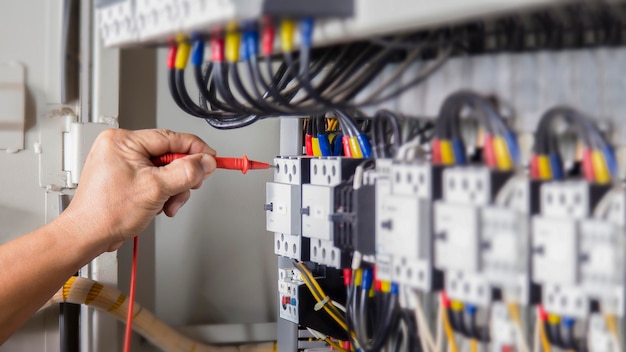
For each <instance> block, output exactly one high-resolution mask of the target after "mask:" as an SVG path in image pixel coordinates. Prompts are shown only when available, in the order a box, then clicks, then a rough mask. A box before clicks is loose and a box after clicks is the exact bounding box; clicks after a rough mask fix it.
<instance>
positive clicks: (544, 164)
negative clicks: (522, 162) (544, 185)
mask: <svg viewBox="0 0 626 352" xmlns="http://www.w3.org/2000/svg"><path fill="white" fill-rule="evenodd" d="M537 164H538V166H539V178H540V179H542V180H550V179H552V171H551V169H550V159H548V156H546V155H539V156H538V157H537Z"/></svg>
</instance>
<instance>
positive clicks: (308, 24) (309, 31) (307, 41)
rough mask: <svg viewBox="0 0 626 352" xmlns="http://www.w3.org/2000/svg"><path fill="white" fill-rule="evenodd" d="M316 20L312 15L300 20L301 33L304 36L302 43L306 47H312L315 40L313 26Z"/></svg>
mask: <svg viewBox="0 0 626 352" xmlns="http://www.w3.org/2000/svg"><path fill="white" fill-rule="evenodd" d="M314 23H315V21H314V20H313V18H312V17H305V18H303V19H302V20H301V21H300V34H301V36H302V38H300V40H301V44H302V46H303V47H305V48H310V47H311V42H312V41H313V26H314Z"/></svg>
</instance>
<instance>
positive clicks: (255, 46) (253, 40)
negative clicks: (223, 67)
mask: <svg viewBox="0 0 626 352" xmlns="http://www.w3.org/2000/svg"><path fill="white" fill-rule="evenodd" d="M243 45H244V46H245V50H244V52H245V53H246V55H245V59H243V60H247V59H249V58H251V57H255V56H258V55H259V33H257V32H256V31H254V30H252V31H248V32H245V33H244V34H243Z"/></svg>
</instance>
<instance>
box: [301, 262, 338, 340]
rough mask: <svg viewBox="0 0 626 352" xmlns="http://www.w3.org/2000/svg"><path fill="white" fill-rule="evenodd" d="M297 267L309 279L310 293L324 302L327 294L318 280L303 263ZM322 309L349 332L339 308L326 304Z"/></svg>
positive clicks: (307, 282)
mask: <svg viewBox="0 0 626 352" xmlns="http://www.w3.org/2000/svg"><path fill="white" fill-rule="evenodd" d="M297 266H298V268H299V269H300V272H301V273H302V274H304V275H305V276H306V277H307V279H308V280H305V281H304V284H305V285H306V286H307V287H308V288H309V291H311V293H312V294H313V297H314V298H315V300H316V301H317V302H321V301H323V300H324V298H325V297H326V293H324V290H322V288H321V287H320V285H319V284H318V283H317V280H315V278H314V277H313V275H312V274H311V272H310V271H309V269H308V268H307V267H306V266H304V264H302V263H301V262H300V263H297ZM318 292H319V295H322V296H323V297H320V296H319V295H318ZM329 306H330V307H329ZM322 308H324V310H325V311H326V313H328V315H330V316H331V318H333V320H335V321H336V322H337V324H339V326H341V328H342V329H344V330H345V331H349V329H348V326H347V325H346V323H345V322H344V319H342V318H339V317H343V315H342V314H341V313H340V312H339V311H338V310H337V308H335V306H333V305H332V304H324V305H323V306H322Z"/></svg>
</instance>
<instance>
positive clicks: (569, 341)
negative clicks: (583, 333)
mask: <svg viewBox="0 0 626 352" xmlns="http://www.w3.org/2000/svg"><path fill="white" fill-rule="evenodd" d="M564 328H565V329H564V330H565V332H564V334H563V335H564V336H563V346H564V347H565V348H566V349H568V350H574V351H578V344H577V343H576V337H575V336H574V324H569V325H567V326H565V327H564Z"/></svg>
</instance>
